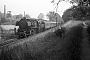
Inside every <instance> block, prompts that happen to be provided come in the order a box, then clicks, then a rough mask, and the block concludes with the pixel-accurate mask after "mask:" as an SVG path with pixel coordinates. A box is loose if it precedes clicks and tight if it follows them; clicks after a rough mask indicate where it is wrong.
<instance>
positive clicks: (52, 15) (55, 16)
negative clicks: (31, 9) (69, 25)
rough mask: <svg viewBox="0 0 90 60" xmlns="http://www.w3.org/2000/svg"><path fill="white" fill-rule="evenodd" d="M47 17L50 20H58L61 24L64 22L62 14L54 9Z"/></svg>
mask: <svg viewBox="0 0 90 60" xmlns="http://www.w3.org/2000/svg"><path fill="white" fill-rule="evenodd" d="M47 17H48V18H49V20H50V21H54V22H58V23H59V24H62V23H64V21H63V19H62V18H61V16H60V15H59V14H58V13H55V12H54V11H50V12H49V13H47Z"/></svg>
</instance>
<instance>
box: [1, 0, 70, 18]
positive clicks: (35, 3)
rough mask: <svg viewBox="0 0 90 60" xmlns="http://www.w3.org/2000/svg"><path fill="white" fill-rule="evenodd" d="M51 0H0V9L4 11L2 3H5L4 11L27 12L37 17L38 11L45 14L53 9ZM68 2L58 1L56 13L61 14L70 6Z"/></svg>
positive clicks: (13, 12)
mask: <svg viewBox="0 0 90 60" xmlns="http://www.w3.org/2000/svg"><path fill="white" fill-rule="evenodd" d="M51 1H52V0H0V11H1V12H4V5H6V11H12V14H13V15H14V14H20V13H21V14H24V11H25V12H26V14H29V15H30V16H31V17H35V18H37V16H38V15H39V13H44V14H45V15H46V14H47V13H48V12H49V11H52V10H53V9H54V7H55V6H53V3H51ZM70 6H71V4H70V3H68V2H67V3H65V2H60V4H59V8H58V11H59V12H58V13H59V14H60V15H62V14H63V12H64V10H66V9H67V8H68V7H70Z"/></svg>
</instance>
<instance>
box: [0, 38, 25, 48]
mask: <svg viewBox="0 0 90 60" xmlns="http://www.w3.org/2000/svg"><path fill="white" fill-rule="evenodd" d="M21 40H24V39H17V38H14V39H9V40H6V41H4V42H1V43H0V49H1V48H3V47H5V46H8V45H11V44H14V43H16V42H19V41H21Z"/></svg>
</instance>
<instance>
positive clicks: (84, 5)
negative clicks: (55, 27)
mask: <svg viewBox="0 0 90 60" xmlns="http://www.w3.org/2000/svg"><path fill="white" fill-rule="evenodd" d="M60 1H61V0H59V1H58V4H59V2H60ZM63 1H67V2H70V3H71V4H74V3H76V4H77V6H74V5H73V6H72V8H70V9H67V10H66V11H65V12H64V14H63V16H62V18H63V19H64V20H65V21H68V20H70V19H75V20H85V19H90V18H89V16H90V0H63ZM54 4H55V3H54Z"/></svg>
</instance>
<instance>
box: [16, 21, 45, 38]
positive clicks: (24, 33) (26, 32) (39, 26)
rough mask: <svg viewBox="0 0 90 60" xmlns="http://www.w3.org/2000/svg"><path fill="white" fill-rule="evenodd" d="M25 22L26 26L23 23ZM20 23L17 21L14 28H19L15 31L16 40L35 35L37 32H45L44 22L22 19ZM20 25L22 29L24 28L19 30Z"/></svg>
mask: <svg viewBox="0 0 90 60" xmlns="http://www.w3.org/2000/svg"><path fill="white" fill-rule="evenodd" d="M24 20H26V24H25V21H24ZM24 20H23V22H24V23H23V22H22V21H17V22H16V26H19V28H18V30H16V29H15V34H16V35H17V38H26V37H28V36H31V35H34V34H37V33H39V32H43V31H45V22H44V21H41V22H39V21H38V20H37V19H24ZM20 25H21V26H22V27H25V26H26V25H27V26H26V28H20Z"/></svg>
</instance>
